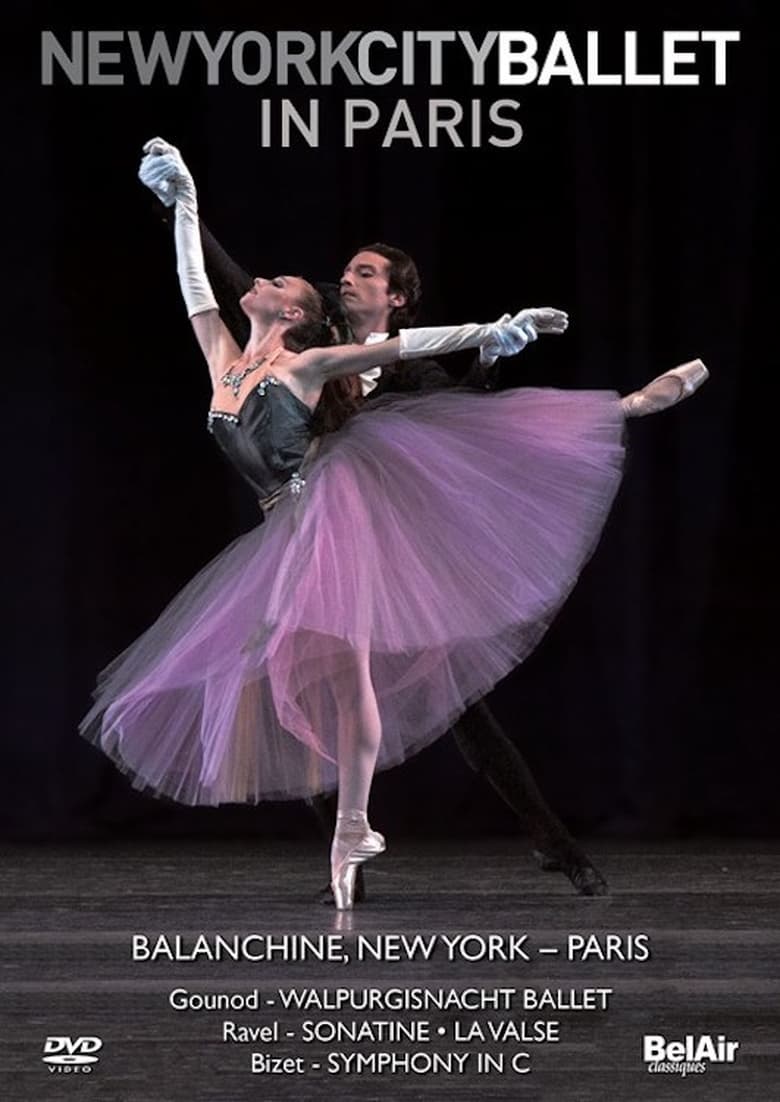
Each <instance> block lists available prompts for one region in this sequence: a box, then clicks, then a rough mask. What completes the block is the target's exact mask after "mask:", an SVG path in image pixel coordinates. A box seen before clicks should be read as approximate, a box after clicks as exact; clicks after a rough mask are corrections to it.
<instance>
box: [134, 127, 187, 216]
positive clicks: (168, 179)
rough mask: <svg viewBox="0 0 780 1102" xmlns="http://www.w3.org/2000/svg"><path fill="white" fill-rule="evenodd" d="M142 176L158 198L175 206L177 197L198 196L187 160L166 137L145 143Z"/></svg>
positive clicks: (139, 175)
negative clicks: (185, 161)
mask: <svg viewBox="0 0 780 1102" xmlns="http://www.w3.org/2000/svg"><path fill="white" fill-rule="evenodd" d="M144 154H145V155H144V157H143V158H142V159H141V166H140V168H139V169H138V178H139V179H140V181H141V183H142V184H145V185H146V187H148V188H149V189H150V190H151V191H152V192H154V194H155V195H156V196H157V198H158V199H159V200H160V201H161V202H162V203H164V204H165V206H166V207H171V206H173V204H174V203H175V202H176V200H177V199H185V198H188V199H194V198H195V181H194V180H193V178H192V173H191V172H190V170H189V169H188V168H187V166H186V164H185V163H184V159H183V157H182V155H181V153H180V152H179V150H178V149H177V148H176V146H175V145H171V144H170V142H166V141H165V139H164V138H151V139H150V141H148V142H147V143H146V144H145V145H144Z"/></svg>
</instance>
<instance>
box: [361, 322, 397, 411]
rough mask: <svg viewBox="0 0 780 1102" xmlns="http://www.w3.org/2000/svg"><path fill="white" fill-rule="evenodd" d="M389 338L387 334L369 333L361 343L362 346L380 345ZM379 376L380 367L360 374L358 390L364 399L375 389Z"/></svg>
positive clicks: (370, 368) (380, 372)
mask: <svg viewBox="0 0 780 1102" xmlns="http://www.w3.org/2000/svg"><path fill="white" fill-rule="evenodd" d="M389 336H390V334H389V333H369V334H368V336H367V337H366V339H365V340H364V341H363V344H381V343H382V341H386V340H387V338H388V337H389ZM381 374H382V368H381V367H369V369H368V371H361V372H360V389H361V390H362V392H363V397H364V398H365V397H366V395H367V394H370V393H371V391H372V390H375V389H376V386H377V384H378V382H379V376H380V375H381Z"/></svg>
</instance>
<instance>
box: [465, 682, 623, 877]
mask: <svg viewBox="0 0 780 1102" xmlns="http://www.w3.org/2000/svg"><path fill="white" fill-rule="evenodd" d="M453 734H454V736H455V741H456V743H457V746H458V749H459V750H460V752H461V753H462V754H463V757H464V758H465V759H466V761H467V762H468V764H469V765H470V766H471V768H472V769H473V770H474V771H475V772H477V773H479V774H480V776H483V777H485V779H486V780H488V781H489V782H490V783H491V785H492V786H493V788H494V789H495V790H496V792H498V794H499V796H501V798H502V799H503V800H504V802H505V803H506V804H508V805H509V807H511V808H512V810H513V811H514V813H515V814H516V815H517V817H518V819H519V820H520V822H521V823H522V825H523V827H524V828H525V829H526V830H527V831H528V833H529V835H530V837H531V841H532V843H533V846H534V856H535V857H536V859H537V861H538V862H539V864H540V866H541V867H542V868H543V869H545V870H553V871H559V872H563V873H565V875H566V876H568V878H569V880H571V882H572V884H573V885H574V887H575V888H576V889H577V891H578V892H579V893H580V894H581V895H604V894H605V893H606V891H607V882H606V880H605V879H604V877H603V876H602V875H601V873H600V872H599V871H598V870H597V869H596V868H595V866H594V865H593V863H592V862H591V860H590V859H589V858H588V856H587V854H586V853H585V852H584V851H583V850H582V849H581V848H580V846H578V845H577V843H576V842H575V840H574V839H573V838H572V836H571V835H570V834H569V832H568V830H567V829H566V827H565V826H564V825H563V823H562V822H561V821H560V819H559V818H558V817H557V815H555V813H554V812H553V811H552V809H551V808H550V806H549V805H548V804H547V802H546V800H545V799H544V796H543V795H542V793H541V792H540V791H539V786H538V785H537V783H536V781H535V780H534V778H533V774H532V773H531V770H530V769H529V768H528V765H527V764H526V762H525V759H524V758H523V756H522V754H521V753H520V751H519V750H518V749H517V747H516V746H515V744H514V743H513V742H512V741H511V739H509V738H508V737H507V735H506V734H505V733H504V731H503V730H502V729H501V727H500V726H499V724H498V723H497V721H496V719H495V716H494V715H493V713H492V712H491V711H490V709H489V708H488V706H487V704H486V703H485V702H484V700H480V701H478V702H477V703H476V704H474V705H472V707H471V708H469V710H468V711H467V712H465V713H464V715H462V716H461V717H460V719H459V720H458V722H457V723H456V724H455V726H454V727H453Z"/></svg>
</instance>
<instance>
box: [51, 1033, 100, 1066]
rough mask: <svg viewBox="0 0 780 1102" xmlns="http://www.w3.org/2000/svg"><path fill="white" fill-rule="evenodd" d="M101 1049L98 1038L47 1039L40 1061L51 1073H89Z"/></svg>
mask: <svg viewBox="0 0 780 1102" xmlns="http://www.w3.org/2000/svg"><path fill="white" fill-rule="evenodd" d="M102 1047H103V1042H102V1041H101V1039H100V1038H99V1037H76V1038H75V1039H74V1038H72V1037H47V1038H46V1040H45V1041H44V1043H43V1056H42V1057H41V1059H42V1060H43V1062H44V1064H48V1067H49V1071H51V1072H60V1073H63V1072H91V1071H92V1067H93V1065H94V1064H96V1063H97V1062H98V1060H99V1057H98V1056H96V1055H95V1053H96V1052H99V1051H100V1049H101V1048H102Z"/></svg>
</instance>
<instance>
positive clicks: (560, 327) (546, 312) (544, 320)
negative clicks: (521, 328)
mask: <svg viewBox="0 0 780 1102" xmlns="http://www.w3.org/2000/svg"><path fill="white" fill-rule="evenodd" d="M526 320H528V321H530V322H531V324H532V325H533V326H534V328H535V329H536V331H537V332H538V333H565V332H566V330H567V329H568V328H569V315H568V314H567V313H566V311H565V310H556V309H555V307H554V306H531V307H529V308H528V309H527V310H521V311H520V313H519V314H515V316H514V317H513V318H512V322H511V324H512V325H518V324H522V323H523V322H525V321H526Z"/></svg>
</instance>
